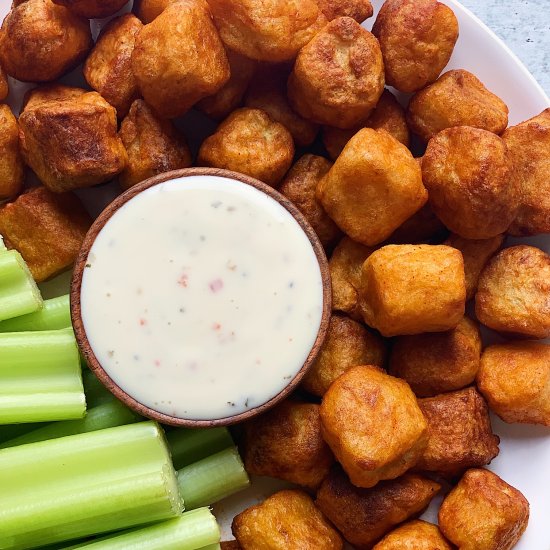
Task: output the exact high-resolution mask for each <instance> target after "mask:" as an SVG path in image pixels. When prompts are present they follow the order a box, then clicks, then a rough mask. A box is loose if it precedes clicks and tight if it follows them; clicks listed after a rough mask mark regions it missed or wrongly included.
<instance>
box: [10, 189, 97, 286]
mask: <svg viewBox="0 0 550 550" xmlns="http://www.w3.org/2000/svg"><path fill="white" fill-rule="evenodd" d="M91 223H92V220H91V218H90V216H89V215H88V214H87V212H86V211H85V210H84V207H83V205H82V203H81V202H80V200H79V199H78V198H77V197H76V195H73V194H72V193H62V194H57V193H52V192H51V191H48V189H46V188H45V187H34V188H33V189H31V190H30V191H28V192H26V193H24V194H23V195H20V196H19V197H18V198H17V199H16V200H15V201H13V202H11V203H8V204H6V205H4V206H3V207H2V208H1V209H0V234H1V235H3V236H4V242H5V243H6V245H7V246H8V247H9V248H15V249H17V250H18V251H19V252H20V253H21V255H22V256H23V258H24V260H25V261H26V262H27V265H28V266H29V269H30V270H31V273H32V275H33V277H34V278H35V280H36V281H37V282H40V281H44V280H46V279H48V278H50V277H53V276H54V275H57V274H58V273H60V272H61V271H64V270H65V269H68V268H69V267H71V265H72V264H73V262H74V260H75V259H76V256H77V254H78V251H79V250H80V246H81V245H82V241H83V240H84V236H85V235H86V232H87V231H88V229H89V227H90V225H91Z"/></svg>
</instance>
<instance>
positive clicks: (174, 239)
mask: <svg viewBox="0 0 550 550" xmlns="http://www.w3.org/2000/svg"><path fill="white" fill-rule="evenodd" d="M81 308H82V319H83V323H84V328H85V330H86V334H87V337H88V340H89V342H90V345H91V347H92V350H93V351H94V354H95V356H96V358H97V359H98V361H99V362H100V364H101V365H102V366H103V368H104V369H105V371H106V372H107V373H108V375H109V376H110V377H111V378H112V379H113V380H114V381H115V382H116V383H117V384H118V385H119V386H120V387H121V388H122V389H123V390H124V391H125V392H126V393H128V394H129V395H131V396H132V397H133V398H134V399H136V400H137V401H139V402H140V403H142V404H144V405H146V406H148V407H151V408H152V409H154V410H156V411H159V412H162V413H165V414H168V415H171V416H175V417H178V418H187V419H193V420H210V419H217V418H225V417H227V416H233V415H235V414H239V413H242V412H245V411H246V410H247V409H249V408H252V407H256V406H258V405H261V404H263V403H265V402H267V401H268V400H269V399H271V398H272V397H274V396H275V395H277V394H278V393H279V392H280V391H281V390H282V389H283V388H284V387H285V386H287V385H288V383H289V382H290V380H291V379H292V378H294V376H295V375H296V374H297V372H298V371H299V370H300V368H301V367H302V365H303V364H304V362H305V360H306V358H307V356H308V354H309V352H310V351H311V348H312V347H313V344H314V342H315V339H316V337H317V333H318V330H319V327H320V324H321V316H322V309H323V293H322V279H321V272H320V268H319V264H318V262H317V259H316V256H315V253H314V251H313V248H312V246H311V243H310V242H309V240H308V238H307V236H306V235H305V233H304V232H303V231H302V229H301V227H300V226H299V224H298V223H297V222H296V220H295V219H294V218H293V217H292V216H291V214H290V213H289V212H288V211H287V210H286V209H285V208H284V207H283V206H281V205H280V204H279V203H278V202H277V201H275V200H274V199H272V198H271V197H269V196H267V195H265V194H264V193H262V192H260V191H258V190H257V189H255V188H253V187H251V186H248V185H245V184H243V183H241V182H237V181H234V180H231V179H226V178H221V177H214V176H192V177H187V178H184V179H176V180H171V181H168V182H165V183H161V184H159V185H156V186H153V187H151V188H149V189H147V190H145V191H143V192H142V193H140V194H138V195H137V196H135V197H134V198H133V199H131V200H130V201H128V202H127V203H126V204H125V205H123V206H122V207H121V208H120V209H119V210H118V211H117V212H116V213H115V214H114V215H113V216H112V217H111V219H110V220H109V221H108V222H107V223H106V225H105V226H104V228H103V229H102V230H101V232H100V233H99V234H98V236H97V238H96V240H95V242H94V244H93V246H92V248H91V250H90V253H89V255H88V261H87V265H86V268H85V269H84V275H83V279H82V289H81Z"/></svg>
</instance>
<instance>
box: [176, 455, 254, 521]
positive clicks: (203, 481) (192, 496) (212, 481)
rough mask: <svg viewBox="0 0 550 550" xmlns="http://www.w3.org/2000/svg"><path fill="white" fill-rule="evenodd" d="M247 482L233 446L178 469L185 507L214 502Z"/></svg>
mask: <svg viewBox="0 0 550 550" xmlns="http://www.w3.org/2000/svg"><path fill="white" fill-rule="evenodd" d="M249 484H250V480H249V478H248V474H247V473H246V470H245V469H244V465H243V463H242V460H241V457H240V456H239V452H238V451H237V448H236V447H231V448H229V449H225V450H224V451H220V452H219V453H216V454H214V455H212V456H209V457H207V458H203V459H202V460H199V461H198V462H195V463H194V464H190V465H189V466H185V468H182V469H181V470H179V471H178V485H179V488H180V493H181V496H182V497H183V501H184V503H185V509H186V510H193V509H194V508H200V507H201V506H208V505H209V504H214V503H215V502H218V501H219V500H221V499H222V498H225V497H228V496H229V495H232V494H233V493H236V492H237V491H240V490H242V489H244V488H245V487H248V485H249Z"/></svg>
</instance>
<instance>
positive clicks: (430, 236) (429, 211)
mask: <svg viewBox="0 0 550 550" xmlns="http://www.w3.org/2000/svg"><path fill="white" fill-rule="evenodd" d="M448 233H449V232H448V231H447V229H446V227H445V226H444V225H443V223H441V220H440V219H439V218H438V217H437V216H436V215H435V213H434V211H433V208H432V207H431V205H430V203H429V202H427V203H426V204H425V205H424V206H423V207H422V208H421V209H420V210H419V211H418V212H416V213H414V214H413V215H412V216H411V217H410V218H409V219H408V220H406V221H404V222H403V224H402V225H400V226H399V227H398V228H397V229H396V230H395V231H394V232H393V233H392V234H391V235H390V237H389V238H388V241H387V242H388V243H391V244H416V243H423V242H424V243H425V242H431V241H439V240H441V239H442V238H443V236H445V235H448Z"/></svg>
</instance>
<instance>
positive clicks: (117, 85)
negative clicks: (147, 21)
mask: <svg viewBox="0 0 550 550" xmlns="http://www.w3.org/2000/svg"><path fill="white" fill-rule="evenodd" d="M142 28H143V24H142V23H141V21H140V20H139V19H138V18H137V17H136V16H135V15H132V14H130V13H127V14H126V15H121V16H120V17H117V18H116V19H112V20H111V21H110V22H109V23H108V24H107V25H106V26H105V27H104V28H103V30H102V31H101V34H100V35H99V37H98V39H97V42H96V45H95V46H94V48H93V50H92V52H91V53H90V55H89V56H88V59H86V63H85V64H84V78H86V82H88V84H89V85H90V86H91V87H92V88H93V89H94V90H95V91H96V92H99V93H100V94H101V95H102V96H103V98H104V99H106V100H107V101H108V102H109V103H110V104H111V105H112V106H113V107H114V108H115V109H116V110H117V113H118V116H120V117H123V116H124V115H125V114H126V113H127V112H128V109H130V105H131V104H132V101H134V99H137V98H138V97H139V92H138V87H137V82H136V79H135V78H134V73H133V72H132V52H133V51H134V45H135V42H136V35H137V33H138V32H139V31H140V30H141V29H142Z"/></svg>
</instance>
